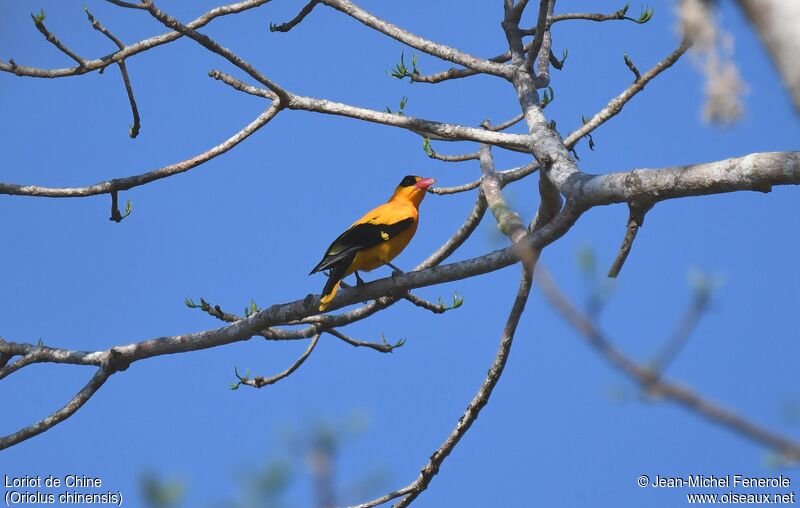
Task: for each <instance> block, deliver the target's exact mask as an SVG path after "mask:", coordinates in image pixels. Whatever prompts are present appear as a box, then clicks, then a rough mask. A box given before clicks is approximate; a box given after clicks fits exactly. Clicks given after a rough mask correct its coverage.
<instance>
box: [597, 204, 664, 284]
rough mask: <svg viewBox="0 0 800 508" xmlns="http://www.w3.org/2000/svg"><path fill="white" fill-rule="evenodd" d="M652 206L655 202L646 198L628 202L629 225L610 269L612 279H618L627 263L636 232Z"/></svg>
mask: <svg viewBox="0 0 800 508" xmlns="http://www.w3.org/2000/svg"><path fill="white" fill-rule="evenodd" d="M652 207H653V204H652V203H651V202H649V201H646V200H636V201H631V202H630V203H628V209H629V211H630V213H629V214H628V226H627V228H626V229H625V238H623V239H622V245H620V247H619V254H617V258H616V259H615V260H614V263H613V264H612V265H611V268H610V269H609V270H608V276H609V277H611V278H612V279H616V278H617V276H618V275H619V271H620V270H622V265H624V264H625V260H626V259H628V254H630V252H631V247H633V241H634V240H635V239H636V233H638V232H639V228H640V227H642V224H644V216H645V214H647V212H648V211H649V210H650V209H651V208H652Z"/></svg>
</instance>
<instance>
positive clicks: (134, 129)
mask: <svg viewBox="0 0 800 508" xmlns="http://www.w3.org/2000/svg"><path fill="white" fill-rule="evenodd" d="M135 5H136V7H137V8H140V5H141V4H135ZM141 8H143V6H141ZM83 10H84V11H85V12H86V16H87V17H88V18H89V23H91V24H92V28H94V29H95V30H97V31H99V32H100V33H102V34H103V35H105V36H106V37H108V38H109V39H111V42H113V43H114V44H116V45H117V47H118V48H119V49H121V50H122V49H125V44H123V43H122V41H121V40H119V38H117V37H116V36H115V35H114V34H112V33H111V32H110V31H109V30H108V29H107V28H106V27H104V26H103V25H102V24H101V23H100V22H99V21H97V19H95V17H94V16H93V15H92V13H91V12H89V9H87V8H86V6H84V7H83ZM117 63H118V64H119V71H120V73H121V74H122V82H123V83H124V84H125V93H127V94H128V102H129V103H130V105H131V113H132V114H133V125H132V126H131V128H130V131H129V135H130V137H132V138H135V137H136V136H138V135H139V130H140V128H141V123H140V122H141V119H140V118H139V108H138V107H137V106H136V98H135V97H134V95H133V87H132V86H131V78H130V76H128V67H127V66H126V65H125V60H124V59H121V60H119V61H117ZM100 72H101V73H102V72H103V71H102V70H101V71H100Z"/></svg>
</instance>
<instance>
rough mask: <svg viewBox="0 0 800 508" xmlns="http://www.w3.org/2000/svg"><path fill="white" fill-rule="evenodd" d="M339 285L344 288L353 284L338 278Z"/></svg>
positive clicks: (348, 287)
mask: <svg viewBox="0 0 800 508" xmlns="http://www.w3.org/2000/svg"><path fill="white" fill-rule="evenodd" d="M339 285H340V286H342V287H343V288H345V289H350V288H351V287H353V286H351V285H350V284H348V283H346V282H345V281H343V280H340V281H339Z"/></svg>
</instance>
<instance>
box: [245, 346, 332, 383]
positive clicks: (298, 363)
mask: <svg viewBox="0 0 800 508" xmlns="http://www.w3.org/2000/svg"><path fill="white" fill-rule="evenodd" d="M319 336H320V334H316V335H314V338H313V339H311V343H310V344H309V345H308V348H306V350H305V352H304V353H303V354H302V356H300V358H298V359H297V361H295V362H294V363H293V364H292V366H291V367H289V368H288V369H286V370H284V371H283V372H281V373H280V374H276V375H274V376H272V377H268V378H267V377H264V376H256V377H253V378H250V377H247V376H240V375H239V373H238V372H236V377H237V379H239V382H238V383H235V384H233V385H231V388H232V389H235V388H234V387H236V388H238V387H239V386H240V385H247V386H252V387H253V388H263V387H265V386H268V385H273V384H275V383H277V382H278V381H280V380H281V379H284V378H287V377H289V376H291V375H292V373H293V372H294V371H296V370H297V369H299V368H300V366H301V365H303V363H304V362H305V361H306V359H307V358H308V357H309V356H310V355H311V353H312V352H313V351H314V348H315V347H317V342H319Z"/></svg>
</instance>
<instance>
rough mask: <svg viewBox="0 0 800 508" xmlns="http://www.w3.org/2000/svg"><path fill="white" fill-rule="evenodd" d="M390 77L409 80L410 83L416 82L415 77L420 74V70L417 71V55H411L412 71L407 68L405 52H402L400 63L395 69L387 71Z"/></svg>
mask: <svg viewBox="0 0 800 508" xmlns="http://www.w3.org/2000/svg"><path fill="white" fill-rule="evenodd" d="M387 72H388V73H389V75H390V76H392V77H393V78H397V79H405V78H408V81H409V83H413V82H414V76H415V75H417V74H419V69H417V55H416V53H414V54H412V55H411V69H410V70H409V68H408V67H407V66H406V61H405V50H403V51H401V52H400V61H399V62H398V63H397V64H395V66H394V67H392V68H391V69H389V70H388V71H387Z"/></svg>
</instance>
